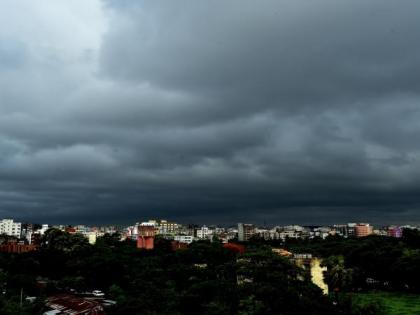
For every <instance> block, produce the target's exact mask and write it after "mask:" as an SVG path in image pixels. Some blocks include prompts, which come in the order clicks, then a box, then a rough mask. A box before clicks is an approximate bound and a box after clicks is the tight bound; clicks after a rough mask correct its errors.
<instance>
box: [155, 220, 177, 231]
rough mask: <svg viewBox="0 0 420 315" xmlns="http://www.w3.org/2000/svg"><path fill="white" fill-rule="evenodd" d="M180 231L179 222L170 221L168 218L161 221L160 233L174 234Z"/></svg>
mask: <svg viewBox="0 0 420 315" xmlns="http://www.w3.org/2000/svg"><path fill="white" fill-rule="evenodd" d="M177 231H178V223H175V222H169V221H167V220H160V221H159V233H160V234H174V233H176V232H177Z"/></svg>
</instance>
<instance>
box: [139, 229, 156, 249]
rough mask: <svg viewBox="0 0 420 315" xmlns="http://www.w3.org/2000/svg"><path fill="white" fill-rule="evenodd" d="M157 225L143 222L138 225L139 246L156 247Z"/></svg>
mask: <svg viewBox="0 0 420 315" xmlns="http://www.w3.org/2000/svg"><path fill="white" fill-rule="evenodd" d="M155 234H156V231H155V226H154V225H153V224H148V225H146V224H142V225H139V226H138V236H137V248H139V249H153V248H154V247H155Z"/></svg>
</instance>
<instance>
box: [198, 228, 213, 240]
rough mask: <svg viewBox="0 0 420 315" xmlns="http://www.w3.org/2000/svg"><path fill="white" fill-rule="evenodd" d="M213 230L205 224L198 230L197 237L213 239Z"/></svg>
mask: <svg viewBox="0 0 420 315" xmlns="http://www.w3.org/2000/svg"><path fill="white" fill-rule="evenodd" d="M213 232H214V231H213V230H212V229H210V228H209V227H207V226H205V225H203V226H202V227H201V228H199V229H198V230H197V238H199V239H212V238H213Z"/></svg>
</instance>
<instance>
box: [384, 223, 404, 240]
mask: <svg viewBox="0 0 420 315" xmlns="http://www.w3.org/2000/svg"><path fill="white" fill-rule="evenodd" d="M387 235H388V236H390V237H397V238H400V237H402V229H401V228H400V227H398V226H389V227H388V230H387Z"/></svg>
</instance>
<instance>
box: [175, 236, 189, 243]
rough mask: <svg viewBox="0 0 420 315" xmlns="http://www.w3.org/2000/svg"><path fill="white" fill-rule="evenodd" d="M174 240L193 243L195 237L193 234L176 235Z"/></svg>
mask: <svg viewBox="0 0 420 315" xmlns="http://www.w3.org/2000/svg"><path fill="white" fill-rule="evenodd" d="M174 240H175V241H178V242H181V243H187V244H191V243H192V242H193V240H194V237H193V236H191V235H175V236H174Z"/></svg>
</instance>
